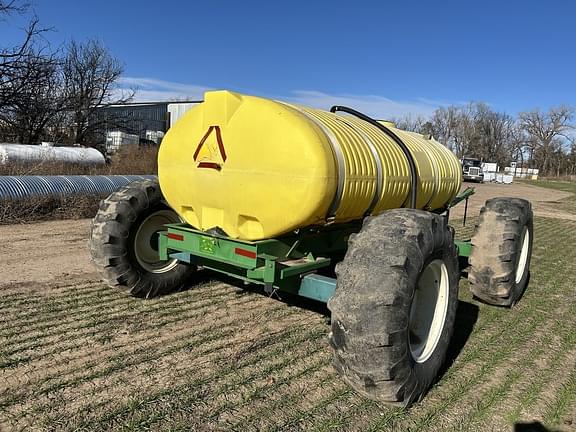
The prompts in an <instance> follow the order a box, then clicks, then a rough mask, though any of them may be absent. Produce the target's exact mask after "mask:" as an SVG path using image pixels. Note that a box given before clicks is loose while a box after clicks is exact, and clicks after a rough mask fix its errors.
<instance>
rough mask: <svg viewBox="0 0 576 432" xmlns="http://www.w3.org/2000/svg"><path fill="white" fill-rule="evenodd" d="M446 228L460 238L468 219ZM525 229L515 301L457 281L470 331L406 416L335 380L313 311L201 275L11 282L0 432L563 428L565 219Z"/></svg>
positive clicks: (567, 360)
mask: <svg viewBox="0 0 576 432" xmlns="http://www.w3.org/2000/svg"><path fill="white" fill-rule="evenodd" d="M538 183H541V182H538ZM548 183H549V184H552V183H554V184H553V186H552V187H554V188H556V187H557V185H556V184H555V183H556V182H548ZM548 183H547V184H548ZM539 185H542V184H539ZM544 187H546V186H544ZM560 187H562V188H568V187H572V185H569V186H566V185H562V186H560ZM575 189H576V187H575ZM562 190H567V189H562ZM454 224H455V226H456V229H457V234H458V236H459V237H460V238H465V237H467V236H469V235H470V233H471V231H472V230H473V227H474V220H469V222H468V224H467V226H466V227H461V226H459V225H458V224H457V222H455V223H454ZM535 230H536V235H535V238H536V239H537V241H536V243H535V246H534V252H533V256H534V258H533V262H532V278H531V281H530V285H529V288H528V290H527V292H526V294H525V296H524V297H523V298H522V300H521V302H520V303H519V304H518V305H517V306H516V307H514V308H513V309H510V310H509V309H502V308H494V307H491V306H487V305H484V304H482V303H479V302H477V301H476V300H474V299H473V298H472V296H471V295H470V293H469V292H468V289H467V282H466V281H462V283H461V290H460V300H461V302H462V303H461V304H462V305H463V306H465V309H462V310H466V311H469V313H474V315H476V313H477V317H476V316H474V317H470V316H459V318H458V319H459V321H458V322H457V326H459V327H458V328H460V329H462V328H464V327H463V325H464V324H465V323H466V322H471V323H473V327H472V328H471V331H470V333H469V334H468V333H463V334H461V335H460V337H462V340H463V341H464V342H465V343H464V344H463V346H462V348H461V351H460V352H459V353H458V355H457V356H456V357H455V358H453V359H451V363H450V364H449V365H448V368H447V370H446V372H445V373H444V375H443V376H442V377H441V379H440V380H439V381H438V382H437V383H436V384H435V385H434V386H433V387H432V389H431V390H430V391H429V393H428V394H427V395H426V397H425V398H424V399H423V400H422V401H421V402H419V403H418V404H416V405H415V406H414V407H412V408H411V409H410V410H408V411H406V410H402V409H398V408H393V409H392V408H388V407H386V406H383V405H381V404H378V403H375V402H372V401H369V400H366V399H364V398H362V397H361V396H359V395H358V394H357V393H355V392H354V391H353V390H351V389H350V388H349V387H348V386H347V385H346V384H345V383H343V382H342V381H341V379H340V378H339V376H338V375H337V374H336V373H335V372H334V370H333V369H332V368H331V366H330V362H331V354H330V348H329V346H328V343H327V339H326V334H327V332H328V331H329V326H328V325H327V324H326V320H325V317H324V316H323V315H322V314H320V313H318V312H315V311H311V310H306V309H305V308H298V307H292V306H289V305H287V304H286V303H283V302H281V301H277V300H273V299H269V298H266V297H265V296H262V295H260V294H256V293H251V292H244V291H241V290H239V289H237V288H234V287H230V286H224V285H218V284H211V283H207V284H204V285H202V286H199V287H198V288H197V289H195V290H194V289H192V290H189V291H186V292H182V293H178V294H174V295H170V296H166V297H163V298H161V299H158V300H153V301H141V300H136V299H132V298H130V297H128V296H126V295H124V294H123V293H120V292H116V291H114V290H109V289H107V288H104V287H103V286H101V285H100V284H98V283H90V284H84V285H83V286H82V287H81V288H78V289H74V288H73V287H71V286H70V287H61V288H58V287H53V288H50V287H48V288H46V292H45V293H43V294H39V292H38V291H34V292H26V291H23V292H22V293H21V294H20V295H18V294H17V293H14V292H12V291H10V293H9V294H8V296H7V297H6V298H3V299H1V300H0V301H1V303H0V308H1V311H2V315H0V321H1V323H2V325H1V326H0V430H2V431H4V430H26V429H35V430H46V431H51V430H85V431H93V430H102V431H104V430H106V431H108V430H110V431H121V430H122V431H140V430H173V431H177V430H182V431H184V430H237V431H250V430H254V431H257V430H268V431H308V430H311V431H346V430H366V431H383V430H384V431H385V430H390V431H404V430H406V431H417V430H418V431H426V430H428V431H436V430H448V431H450V430H452V431H460V430H470V431H475V430H512V429H513V428H514V425H515V424H517V423H521V422H532V421H534V420H537V421H540V422H542V423H543V424H544V425H545V426H546V427H548V428H550V429H560V430H563V429H566V430H569V427H568V426H567V425H571V424H572V425H573V424H576V418H575V416H576V372H575V370H576V302H574V298H575V297H574V295H575V291H574V286H576V248H575V247H572V244H573V243H574V241H575V240H576V234H575V233H576V222H574V221H570V220H559V219H546V218H537V219H536V223H535ZM11 290H12V289H11ZM460 331H463V330H460Z"/></svg>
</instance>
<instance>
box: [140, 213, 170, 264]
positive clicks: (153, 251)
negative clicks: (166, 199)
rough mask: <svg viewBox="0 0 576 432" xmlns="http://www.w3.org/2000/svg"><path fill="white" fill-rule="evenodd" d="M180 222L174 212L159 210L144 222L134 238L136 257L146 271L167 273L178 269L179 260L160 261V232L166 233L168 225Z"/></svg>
mask: <svg viewBox="0 0 576 432" xmlns="http://www.w3.org/2000/svg"><path fill="white" fill-rule="evenodd" d="M179 222H181V220H180V218H179V217H178V215H177V214H176V213H174V212H173V211H172V210H159V211H157V212H154V213H151V214H150V215H148V216H147V217H146V218H145V219H144V220H143V221H142V223H141V224H140V226H139V227H138V231H136V235H135V236H134V256H135V257H136V260H137V261H138V264H140V266H142V268H143V269H144V270H146V271H148V272H150V273H165V272H167V271H170V270H172V269H173V268H174V267H176V265H177V264H178V260H175V259H173V260H168V261H162V260H160V258H159V256H158V232H160V231H165V230H166V228H165V227H164V225H166V224H169V223H179Z"/></svg>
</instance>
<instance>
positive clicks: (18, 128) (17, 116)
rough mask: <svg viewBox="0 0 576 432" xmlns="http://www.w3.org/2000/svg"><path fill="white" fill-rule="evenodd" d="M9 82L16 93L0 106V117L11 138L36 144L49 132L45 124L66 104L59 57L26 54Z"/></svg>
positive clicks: (51, 121) (52, 120) (48, 123)
mask: <svg viewBox="0 0 576 432" xmlns="http://www.w3.org/2000/svg"><path fill="white" fill-rule="evenodd" d="M10 85H11V86H14V87H15V88H17V89H18V93H17V96H16V97H14V98H13V100H12V101H11V103H10V104H8V105H5V106H3V107H2V109H0V120H1V121H2V122H3V124H4V125H5V127H6V126H7V127H8V128H9V131H10V134H11V138H12V140H14V141H16V142H19V143H23V144H35V143H37V142H39V141H40V140H41V139H43V138H45V137H46V136H47V135H48V133H47V132H48V130H47V127H48V125H50V124H51V123H53V122H54V119H55V117H56V116H57V115H58V114H59V113H61V112H62V111H63V109H64V107H65V104H64V100H63V98H62V85H61V79H60V71H59V63H58V59H57V58H56V57H55V56H54V55H46V56H45V55H38V54H34V55H31V56H29V58H28V59H27V61H26V62H25V63H24V64H23V65H22V67H21V68H18V73H17V74H14V76H13V80H12V82H11V83H10Z"/></svg>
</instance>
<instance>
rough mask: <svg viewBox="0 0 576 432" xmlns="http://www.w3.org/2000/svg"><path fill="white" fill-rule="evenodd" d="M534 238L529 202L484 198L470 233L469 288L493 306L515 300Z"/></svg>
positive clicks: (525, 278)
mask: <svg viewBox="0 0 576 432" xmlns="http://www.w3.org/2000/svg"><path fill="white" fill-rule="evenodd" d="M533 241H534V228H533V214H532V206H531V205H530V202H529V201H526V200H524V199H520V198H493V199H491V200H488V201H486V204H485V205H484V207H482V209H481V210H480V216H479V218H478V223H477V225H476V230H475V232H474V236H473V237H472V251H471V253H470V259H469V263H470V270H469V273H468V279H469V281H470V290H471V291H472V293H473V294H474V295H475V296H476V297H477V298H479V299H480V300H482V301H484V302H486V303H489V304H492V305H497V306H513V305H514V304H516V303H517V302H518V300H519V299H520V297H521V296H522V294H523V293H524V290H525V289H526V285H527V284H528V279H529V277H530V259H531V257H532V243H533Z"/></svg>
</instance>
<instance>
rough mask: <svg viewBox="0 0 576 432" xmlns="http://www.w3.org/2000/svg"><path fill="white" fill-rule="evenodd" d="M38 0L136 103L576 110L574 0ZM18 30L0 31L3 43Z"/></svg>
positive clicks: (53, 38)
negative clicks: (92, 42)
mask: <svg viewBox="0 0 576 432" xmlns="http://www.w3.org/2000/svg"><path fill="white" fill-rule="evenodd" d="M33 4H34V8H35V10H36V13H37V15H38V17H39V18H40V20H41V22H42V24H43V25H45V26H51V27H54V29H55V31H54V32H51V33H49V34H48V35H47V39H48V40H49V41H50V42H51V43H52V44H53V45H54V46H58V45H59V44H62V43H63V42H65V41H66V40H69V39H70V38H76V39H79V40H82V39H85V38H98V39H100V40H102V41H103V42H104V43H105V44H106V46H107V47H108V48H109V49H110V51H111V52H112V53H113V54H114V55H115V56H117V57H118V58H120V59H121V60H122V61H123V62H124V63H125V77H124V79H123V85H125V86H131V85H138V86H139V87H140V89H141V91H140V93H139V95H138V98H139V99H140V100H146V99H148V100H150V99H174V98H198V97H201V95H202V93H203V91H204V90H206V89H210V88H225V89H231V90H236V91H240V92H244V93H249V94H257V95H262V96H268V97H274V98H279V99H287V100H293V101H298V102H302V103H306V104H310V105H315V106H320V107H329V106H330V105H331V104H333V103H341V104H348V105H351V106H355V107H357V108H358V109H361V110H365V111H366V112H368V113H369V114H372V115H374V116H377V117H381V118H390V117H396V116H398V115H402V114H405V113H409V112H410V113H413V114H424V115H426V114H429V113H430V112H432V111H433V109H434V108H435V107H437V106H441V105H445V104H451V103H455V104H459V103H465V102H466V101H470V100H476V101H483V102H486V103H488V104H490V105H491V106H492V107H494V108H495V109H498V110H503V111H507V112H509V113H512V114H515V113H517V112H519V111H522V110H525V109H531V108H535V107H540V108H543V109H546V108H548V107H550V106H553V105H558V104H561V103H565V104H571V105H576V55H575V51H576V2H574V1H568V0H567V1H555V0H549V1H547V2H535V1H534V2H533V1H505V0H500V1H476V2H469V1H444V2H441V1H407V0H404V1H393V2H392V1H390V2H388V1H360V0H359V1H355V2H354V1H350V0H346V1H340V0H333V1H312V0H309V1H299V0H291V1H282V2H275V1H249V0H244V1H238V0H237V1H228V0H220V1H209V0H205V1H178V0H172V1H170V2H162V1H158V0H156V1H148V0H140V1H136V0H116V1H110V0H98V1H92V2H88V1H79V0H76V1H72V0H33ZM19 25H20V26H21V25H23V23H22V22H21V23H19V24H18V23H14V22H12V24H10V23H7V22H4V23H0V40H2V41H6V42H7V43H8V42H12V41H16V40H17V38H18V36H19V33H18V26H19ZM3 44H4V43H2V45H3Z"/></svg>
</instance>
